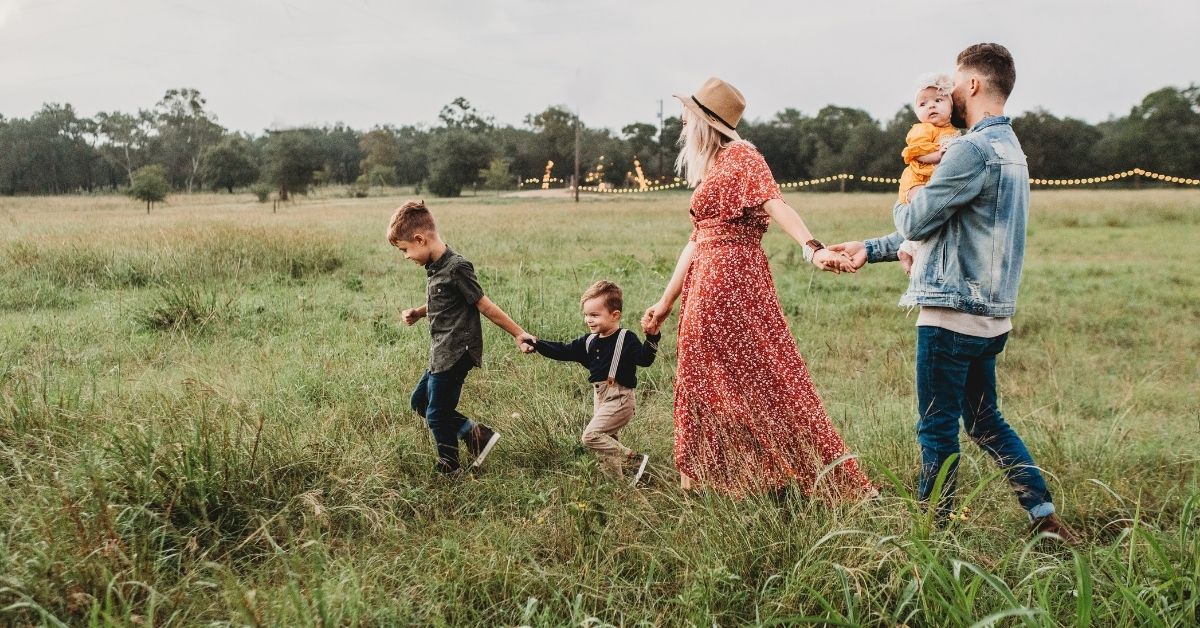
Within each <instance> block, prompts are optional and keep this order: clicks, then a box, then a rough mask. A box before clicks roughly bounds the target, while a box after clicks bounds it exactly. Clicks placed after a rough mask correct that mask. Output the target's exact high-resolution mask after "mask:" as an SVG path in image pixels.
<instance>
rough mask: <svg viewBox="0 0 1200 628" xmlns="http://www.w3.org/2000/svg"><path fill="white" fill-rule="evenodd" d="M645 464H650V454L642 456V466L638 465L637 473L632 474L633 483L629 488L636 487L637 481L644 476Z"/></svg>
mask: <svg viewBox="0 0 1200 628" xmlns="http://www.w3.org/2000/svg"><path fill="white" fill-rule="evenodd" d="M647 462H650V454H642V464H640V465H638V470H637V473H635V474H633V481H632V482H630V483H629V485H630V486H637V483H638V480H641V479H642V476H643V475H645V474H646V463H647Z"/></svg>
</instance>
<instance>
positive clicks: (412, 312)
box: [400, 307, 425, 327]
mask: <svg viewBox="0 0 1200 628" xmlns="http://www.w3.org/2000/svg"><path fill="white" fill-rule="evenodd" d="M400 316H401V317H402V318H403V319H404V324H405V325H408V326H410V327H411V326H412V325H413V324H415V323H416V322H417V321H419V320H421V319H422V318H425V311H424V309H422V308H419V307H410V308H408V309H407V310H404V311H403V312H400Z"/></svg>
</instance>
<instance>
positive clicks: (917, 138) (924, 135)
mask: <svg viewBox="0 0 1200 628" xmlns="http://www.w3.org/2000/svg"><path fill="white" fill-rule="evenodd" d="M936 129H937V127H935V126H933V125H932V124H928V123H921V124H914V125H913V128H912V129H910V130H909V132H908V136H906V137H905V138H904V141H905V143H906V144H907V146H905V147H904V150H902V151H900V156H901V157H903V158H904V163H905V164H911V163H912V162H913V160H915V159H916V158H917V157H920V156H922V155H929V154H932V153H936V152H938V151H939V150H942V145H941V144H939V143H938V138H937V133H936Z"/></svg>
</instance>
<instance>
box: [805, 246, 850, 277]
mask: <svg viewBox="0 0 1200 628" xmlns="http://www.w3.org/2000/svg"><path fill="white" fill-rule="evenodd" d="M812 263H813V265H815V266H816V267H817V268H820V269H821V270H824V271H829V272H832V273H834V274H839V275H840V274H841V273H844V272H846V273H852V272H855V271H856V270H858V268H857V267H856V266H854V262H853V261H852V260H851V259H850V256H849V255H846V254H845V253H843V252H840V251H831V250H829V249H827V248H825V249H821V250H819V251H817V252H816V253H813V258H812Z"/></svg>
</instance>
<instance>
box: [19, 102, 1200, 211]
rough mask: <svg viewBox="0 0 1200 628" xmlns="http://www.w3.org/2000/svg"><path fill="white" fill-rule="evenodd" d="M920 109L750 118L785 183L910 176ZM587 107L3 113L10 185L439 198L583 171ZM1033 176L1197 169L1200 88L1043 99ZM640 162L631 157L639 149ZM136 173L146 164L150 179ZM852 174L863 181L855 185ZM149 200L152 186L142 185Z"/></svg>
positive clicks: (612, 149)
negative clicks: (394, 120)
mask: <svg viewBox="0 0 1200 628" xmlns="http://www.w3.org/2000/svg"><path fill="white" fill-rule="evenodd" d="M914 122H916V116H915V114H914V113H913V110H912V108H911V106H908V105H905V106H904V107H902V108H901V109H900V110H899V111H897V112H896V114H895V115H894V116H893V117H892V118H891V119H890V120H883V121H880V120H876V119H874V118H873V117H872V116H871V115H870V114H868V113H867V112H866V111H863V110H861V109H855V108H850V107H840V106H834V105H830V106H826V107H824V108H822V109H821V110H819V111H817V112H816V113H815V114H814V115H808V114H805V113H803V112H800V111H798V110H796V109H790V108H789V109H784V110H783V111H780V112H778V113H776V114H775V115H774V116H772V117H770V118H767V119H759V120H749V121H745V122H743V123H742V125H741V126H740V127H739V132H740V133H741V135H742V136H743V137H744V138H746V139H748V140H750V141H752V142H754V143H755V144H756V145H757V146H758V148H759V150H760V151H761V152H762V153H763V155H764V156H765V157H766V159H767V162H768V163H769V164H770V165H771V168H772V170H773V172H774V173H775V176H776V178H778V179H779V180H803V179H813V178H818V177H823V176H828V175H832V174H836V173H843V172H846V173H852V174H857V175H867V176H876V177H895V176H899V173H900V171H901V169H902V166H903V164H902V163H901V161H900V157H899V155H900V150H901V148H903V147H904V137H905V134H906V133H907V131H908V129H909V127H910V126H911V125H912V124H913V123H914ZM576 123H577V120H576V117H575V115H574V114H573V113H572V112H570V111H569V110H567V109H566V108H564V107H559V106H552V107H548V108H547V109H545V110H544V111H542V112H540V113H535V114H529V115H528V116H526V117H525V119H524V122H523V124H522V125H521V126H512V125H502V124H497V123H496V122H495V121H494V120H493V119H492V118H490V117H488V116H486V115H483V114H481V113H480V112H479V111H478V110H477V109H476V108H475V107H473V106H472V105H471V103H470V102H468V101H467V100H466V99H464V98H457V99H455V100H454V101H453V102H451V103H449V104H447V105H446V106H444V107H443V108H442V109H441V112H440V114H439V115H438V121H437V123H435V124H434V125H431V126H426V125H407V126H394V125H390V124H384V125H379V126H376V127H374V128H372V129H370V130H367V131H360V130H357V129H353V128H350V127H348V126H346V125H344V124H340V123H339V124H333V125H326V126H322V127H313V128H301V129H289V130H281V131H264V132H263V133H261V134H257V135H254V134H248V133H240V132H236V131H231V130H229V129H226V128H224V127H223V126H221V124H220V123H219V122H218V119H217V116H216V115H215V114H214V113H213V112H212V111H211V110H210V109H209V108H208V103H207V101H206V100H205V98H204V97H203V96H202V95H201V94H200V92H199V91H198V90H195V89H190V88H183V89H171V90H168V91H167V92H166V93H165V94H164V95H163V98H162V99H161V100H160V101H159V102H158V103H156V104H155V105H154V106H152V107H151V108H149V109H144V110H139V111H137V112H136V113H126V112H120V111H112V112H100V113H97V114H96V115H95V116H94V117H91V118H87V117H81V116H79V115H78V114H77V113H76V111H75V109H74V108H73V107H72V106H71V105H69V104H57V103H49V104H46V105H44V106H43V107H42V109H41V110H39V111H37V112H35V113H33V114H32V115H31V116H30V117H28V118H6V117H4V116H3V115H0V194H5V195H17V194H68V193H80V192H97V191H105V190H113V191H116V190H127V189H129V188H130V187H131V186H132V187H134V188H137V187H138V186H139V185H147V184H152V185H153V186H157V188H156V189H160V190H161V192H162V194H165V193H166V191H168V190H175V191H185V192H193V191H197V190H201V189H206V190H225V191H228V192H230V193H233V192H234V191H235V190H238V189H246V188H250V189H252V190H254V191H255V192H256V193H257V194H258V195H259V197H260V199H265V198H266V197H267V195H269V194H270V193H271V192H272V191H274V192H275V193H276V194H277V195H278V197H279V198H281V199H287V198H288V196H289V195H292V194H304V193H307V191H308V189H309V188H311V187H312V186H318V185H330V184H337V185H345V186H349V189H350V190H351V191H352V193H355V194H359V195H366V194H367V193H368V191H369V189H370V188H371V187H372V186H382V185H416V186H420V187H421V189H424V190H428V191H429V192H430V193H432V194H435V195H439V196H457V195H460V194H461V193H462V191H463V190H464V189H469V188H472V187H475V186H481V185H482V186H484V187H487V188H491V189H509V188H515V187H517V185H518V182H519V181H521V180H522V179H527V178H537V179H539V180H540V179H541V178H542V177H543V175H544V173H545V170H546V166H547V164H548V163H549V162H553V163H554V166H553V169H552V171H551V174H552V176H553V177H554V178H556V179H560V180H562V179H567V178H568V177H569V174H570V172H571V170H572V169H573V166H572V165H573V159H574V153H575V135H576V132H577V130H576ZM1013 124H1014V127H1015V130H1016V132H1017V134H1018V137H1019V138H1020V140H1021V143H1022V146H1023V147H1024V149H1025V152H1026V155H1027V157H1028V160H1029V170H1030V173H1031V176H1034V177H1040V178H1062V179H1070V178H1086V177H1092V176H1097V175H1104V174H1110V173H1115V172H1120V171H1124V170H1127V169H1130V168H1133V167H1135V166H1136V167H1141V168H1144V169H1147V170H1151V171H1156V172H1163V173H1167V174H1173V175H1179V176H1188V177H1193V176H1197V175H1200V86H1197V85H1191V86H1189V87H1187V88H1176V87H1164V88H1162V89H1159V90H1157V91H1155V92H1152V93H1150V94H1148V95H1147V96H1146V97H1145V98H1143V99H1142V100H1141V102H1140V103H1138V104H1137V105H1135V106H1133V107H1132V108H1131V110H1130V111H1129V113H1128V114H1127V115H1125V116H1120V117H1112V118H1110V119H1108V120H1106V121H1104V122H1100V123H1098V124H1091V123H1088V122H1085V121H1083V120H1078V119H1074V118H1070V117H1058V116H1055V115H1053V114H1051V113H1050V112H1047V111H1044V110H1041V109H1038V110H1034V111H1030V112H1027V113H1023V114H1021V115H1019V116H1016V117H1015V118H1014V121H1013ZM679 132H680V120H679V118H678V117H670V118H667V119H665V120H663V121H662V124H661V126H659V125H654V124H648V123H645V122H634V123H631V124H628V125H626V126H624V127H622V128H621V130H620V131H619V132H614V131H612V130H609V129H606V128H595V127H588V126H586V125H585V124H580V125H579V129H578V133H579V134H580V138H581V169H582V170H583V171H584V172H586V173H588V174H589V177H590V180H591V182H593V183H599V182H601V181H603V182H604V183H607V184H609V185H613V186H622V185H630V184H632V179H633V178H634V177H636V176H637V174H636V173H637V172H638V170H639V168H640V170H641V175H642V176H643V177H644V178H645V179H646V180H648V181H662V180H666V179H671V178H672V177H673V176H674V175H673V172H672V166H673V163H674V158H675V155H676V153H677V150H678V149H677V147H676V140H677V138H678V137H679ZM635 160H636V162H635ZM139 173H141V175H142V176H141V177H139ZM850 184H851V187H853V185H867V184H864V183H858V182H850ZM139 198H141V197H139Z"/></svg>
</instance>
